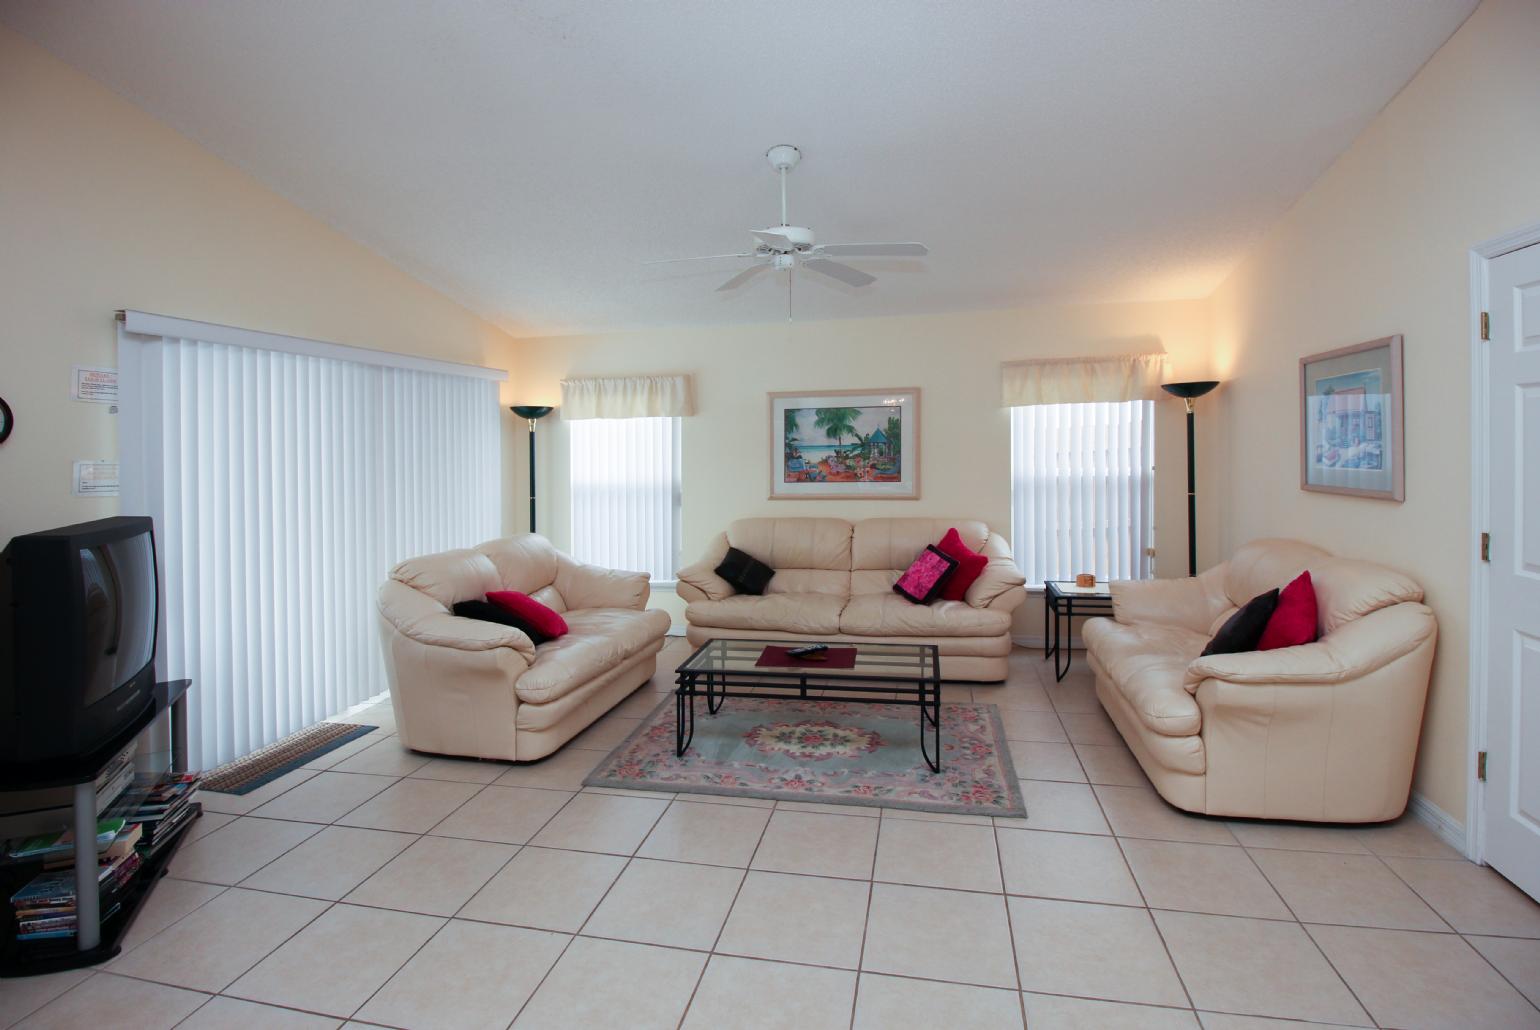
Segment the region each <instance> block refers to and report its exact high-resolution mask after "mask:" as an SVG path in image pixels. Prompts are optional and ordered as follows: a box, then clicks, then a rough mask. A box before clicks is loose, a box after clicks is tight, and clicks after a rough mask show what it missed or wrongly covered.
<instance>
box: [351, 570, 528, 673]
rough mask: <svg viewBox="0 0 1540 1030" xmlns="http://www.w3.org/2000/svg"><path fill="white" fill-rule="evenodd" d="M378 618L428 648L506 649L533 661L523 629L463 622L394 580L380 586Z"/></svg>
mask: <svg viewBox="0 0 1540 1030" xmlns="http://www.w3.org/2000/svg"><path fill="white" fill-rule="evenodd" d="M379 612H380V617H381V618H383V619H384V620H385V621H386V622H388V623H390V624H391V625H392V626H394V627H395V629H396V631H397V632H398V633H400V634H401V635H402V636H404V637H409V638H410V639H412V640H416V641H417V642H419V643H422V644H427V645H429V646H431V647H449V648H454V649H455V650H457V651H490V650H492V649H493V648H497V647H507V648H511V649H512V650H514V651H517V652H518V653H519V654H520V655H521V656H523V658H524V661H525V664H528V663H530V662H533V661H534V660H535V644H534V642H533V641H532V640H530V639H529V637H527V636H525V634H524V632H523V631H522V630H517V629H514V628H513V627H512V626H504V625H501V624H500V623H496V622H485V621H483V620H481V619H462V618H461V617H460V616H458V615H453V614H451V613H450V612H449V611H448V610H447V609H445V607H444V606H443V605H441V604H439V603H438V602H437V601H435V600H433V598H431V597H429V596H428V595H427V594H424V593H421V592H420V591H417V590H414V589H413V588H411V587H409V586H407V585H406V584H404V583H398V582H396V581H395V580H391V581H389V582H387V583H386V584H385V585H383V586H382V587H380V594H379Z"/></svg>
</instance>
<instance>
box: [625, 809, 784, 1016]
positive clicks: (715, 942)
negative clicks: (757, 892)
mask: <svg viewBox="0 0 1540 1030" xmlns="http://www.w3.org/2000/svg"><path fill="white" fill-rule="evenodd" d="M677 803H678V802H670V803H669V806H668V807H669V809H672V808H673V807H674V805H675V804H677ZM667 815H668V809H665V810H664V812H663V815H661V816H659V817H658V822H657V823H654V824H653V828H652V830H649V831H648V832H647V837H651V836H652V834H653V832H655V831H656V830H657V828H658V825H659V824H660V823H662V821H663V819H664V818H666V817H667ZM772 816H773V813H772ZM770 818H771V816H767V817H766V818H765V822H764V825H762V826H761V827H760V828H759V836H757V837H755V838H754V849H753V850H752V851H750V852H749V858H748V864H747V865H745V866H744V867H743V872H742V875H740V876H739V877H738V887H737V889H736V890H734V891H733V900H732V903H731V904H729V905H728V906H727V911H726V912H724V913H723V914H722V925H721V926H719V927H717V935H716V936H715V937H714V938H712V941H711V950H710V952H709V953H708V954H707V958H706V961H705V962H702V963H701V967H700V974H699V975H698V976H696V978H695V986H694V987H692V988H690V997H689V998H688V999H686V1001H685V1003H684V1008H683V1009H681V1010H680V1012H679V1022H678V1023H677V1024H676V1030H677V1028H678V1027H683V1026H684V1021H685V1019H686V1018H687V1017H688V1016H689V1014H690V1006H692V1005H694V1004H695V995H696V994H698V993H699V992H700V985H701V984H702V983H703V982H704V981H705V979H706V971H707V970H709V969H710V968H711V955H715V954H716V953H717V948H718V947H719V946H720V945H721V943H722V934H724V933H726V932H727V924H728V921H729V920H731V919H732V917H733V909H735V908H737V907H738V899H739V898H740V897H742V896H743V885H744V884H745V883H747V882H748V879H749V869H750V868H751V867H752V866H753V865H754V856H755V855H757V854H759V846H760V845H761V844H763V843H764V841H765V834H766V833H767V832H768V831H769V829H770ZM646 844H647V840H646V838H644V839H643V840H642V843H641V844H638V845H637V851H641V849H642V848H643V847H644V846H645V845H646Z"/></svg>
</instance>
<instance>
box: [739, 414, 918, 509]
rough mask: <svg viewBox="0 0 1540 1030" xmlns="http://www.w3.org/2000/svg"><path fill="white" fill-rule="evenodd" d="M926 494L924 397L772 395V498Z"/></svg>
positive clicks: (871, 497)
mask: <svg viewBox="0 0 1540 1030" xmlns="http://www.w3.org/2000/svg"><path fill="white" fill-rule="evenodd" d="M919 496H920V391H919V388H918V387H905V388H903V389H896V390H825V391H820V392H814V393H772V394H771V395H770V497H771V499H772V500H775V499H783V498H791V497H809V498H815V497H843V498H867V499H872V500H880V499H883V498H894V499H913V498H916V497H919Z"/></svg>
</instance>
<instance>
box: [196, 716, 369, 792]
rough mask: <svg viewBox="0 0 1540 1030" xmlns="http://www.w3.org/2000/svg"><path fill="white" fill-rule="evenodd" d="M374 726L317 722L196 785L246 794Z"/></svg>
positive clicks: (214, 790)
mask: <svg viewBox="0 0 1540 1030" xmlns="http://www.w3.org/2000/svg"><path fill="white" fill-rule="evenodd" d="M377 729H379V727H378V726H364V725H362V724H360V723H356V722H318V723H316V724H315V725H314V726H307V727H305V728H304V729H302V730H300V731H299V732H298V733H291V734H289V735H288V736H287V737H284V738H283V739H282V740H279V741H275V742H274V743H272V744H269V745H267V747H265V748H261V749H260V750H257V751H253V752H252V753H251V754H249V755H246V756H245V757H243V758H237V759H236V760H235V761H233V762H226V763H225V764H224V765H221V766H220V767H219V768H218V769H215V770H214V771H213V772H211V773H208V774H207V775H205V776H204V777H203V782H202V783H201V784H200V785H199V787H200V789H202V790H210V791H213V792H214V793H216V794H249V793H250V792H251V791H254V790H256V789H257V788H258V787H260V786H262V784H264V783H268V782H270V781H272V780H276V779H277V778H278V777H280V776H282V775H283V774H284V773H286V772H292V771H293V770H295V769H298V768H299V767H300V766H302V765H304V764H306V763H307V762H313V761H315V760H316V759H317V758H320V757H321V756H322V755H324V754H326V752H328V751H331V750H334V749H336V748H339V747H341V746H342V745H344V744H346V743H347V742H348V741H350V740H353V739H355V738H357V737H362V736H363V735H364V734H365V733H372V732H374V731H375V730H377Z"/></svg>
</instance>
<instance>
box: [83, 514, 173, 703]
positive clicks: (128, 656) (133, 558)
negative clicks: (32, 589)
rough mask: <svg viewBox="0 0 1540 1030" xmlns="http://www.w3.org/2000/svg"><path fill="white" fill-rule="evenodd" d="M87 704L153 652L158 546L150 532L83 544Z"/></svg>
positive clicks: (115, 685)
mask: <svg viewBox="0 0 1540 1030" xmlns="http://www.w3.org/2000/svg"><path fill="white" fill-rule="evenodd" d="M80 578H81V583H80V588H81V600H82V603H83V606H84V616H85V618H84V625H83V627H82V628H83V630H84V635H85V639H84V644H85V648H84V652H85V653H84V655H83V656H82V657H83V658H84V661H85V668H84V670H83V671H84V675H85V682H84V684H83V686H84V688H85V689H84V694H85V703H86V704H87V705H91V704H94V703H95V702H97V701H99V700H101V699H102V698H104V697H106V696H107V695H108V694H110V693H112V691H113V690H115V689H116V688H118V687H120V686H122V685H123V684H124V683H125V682H127V681H128V679H129V678H130V677H132V676H133V675H134V674H135V673H137V672H138V671H139V670H141V669H143V668H144V667H145V665H146V664H148V663H149V661H150V659H151V658H153V657H154V655H155V550H154V547H153V546H152V545H151V543H150V534H148V533H141V534H139V535H137V536H131V537H128V538H127V539H123V540H110V541H107V542H105V543H101V544H97V545H95V546H91V547H82V548H80Z"/></svg>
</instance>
